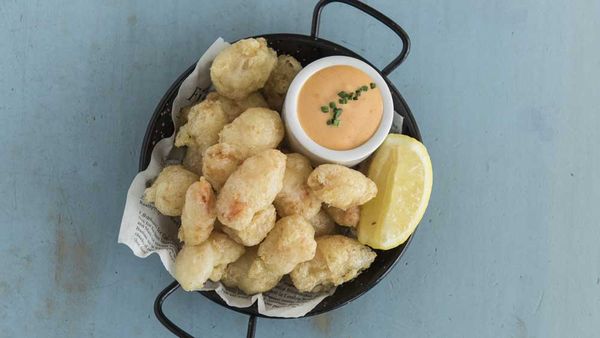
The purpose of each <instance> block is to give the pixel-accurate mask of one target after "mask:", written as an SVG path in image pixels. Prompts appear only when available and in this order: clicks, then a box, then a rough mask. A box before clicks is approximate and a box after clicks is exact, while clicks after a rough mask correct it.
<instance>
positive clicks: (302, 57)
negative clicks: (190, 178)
mask: <svg viewBox="0 0 600 338" xmlns="http://www.w3.org/2000/svg"><path fill="white" fill-rule="evenodd" d="M331 2H342V3H346V4H348V5H350V6H353V7H355V8H357V9H359V10H361V11H363V12H364V13H366V14H369V15H371V16H372V17H374V18H376V19H377V20H379V21H380V22H382V23H383V24H385V25H386V26H388V27H389V28H390V29H392V30H393V31H394V32H395V33H396V34H397V35H398V36H399V37H400V38H401V39H402V42H403V48H402V51H401V52H400V54H399V55H398V56H397V57H396V58H395V59H394V60H393V61H392V62H391V63H390V64H389V65H388V66H386V67H385V68H384V69H383V70H382V71H381V72H380V73H381V75H382V76H383V78H384V79H385V80H386V82H387V84H388V86H389V87H390V91H391V93H392V99H393V102H394V110H395V111H396V113H397V114H400V115H402V116H403V117H404V123H403V127H402V131H401V132H402V134H406V135H408V136H411V137H413V138H416V139H418V140H421V134H420V133H419V128H418V127H417V123H416V121H415V119H414V117H413V115H412V113H411V111H410V108H409V107H408V105H407V104H406V102H405V101H404V99H403V98H402V96H401V95H400V93H399V92H398V90H397V89H396V87H394V85H393V84H392V83H391V82H390V81H389V79H388V78H387V76H386V75H388V74H389V73H391V72H392V71H393V70H394V69H395V68H396V67H397V66H398V65H399V64H400V63H402V61H404V59H405V58H406V56H407V55H408V51H409V48H410V40H409V38H408V35H407V34H406V32H404V30H403V29H402V28H401V27H400V26H399V25H398V24H396V23H395V22H393V21H392V20H391V19H389V18H387V17H386V16H384V15H383V14H382V13H380V12H378V11H377V10H375V9H373V8H371V7H369V6H367V5H365V4H363V3H361V2H359V1H356V0H321V1H319V2H318V3H317V5H316V6H315V9H314V13H313V21H312V27H311V28H312V29H311V35H310V36H307V35H300V34H270V35H262V37H264V38H265V39H267V41H268V43H269V46H270V47H272V48H273V49H275V50H276V51H277V53H278V54H289V55H292V56H294V57H295V58H296V59H298V61H300V63H302V65H303V66H305V65H307V64H308V63H310V62H312V61H314V60H317V59H320V58H322V57H326V56H331V55H346V56H351V57H354V58H357V59H361V60H363V61H365V62H367V63H369V62H368V61H367V60H365V59H364V58H362V57H361V56H360V55H358V54H356V53H355V52H353V51H351V50H349V49H347V48H345V47H342V46H340V45H338V44H336V43H333V42H330V41H328V40H324V39H321V38H319V37H318V30H319V20H320V13H321V10H322V9H323V7H324V6H325V5H327V4H328V3H331ZM369 64H370V63H369ZM194 66H195V65H192V66H191V67H189V68H188V69H187V70H186V71H185V72H184V73H183V74H182V75H181V76H180V77H179V78H178V79H177V80H175V82H174V83H173V84H172V85H171V87H170V88H169V90H168V91H167V93H166V94H165V95H164V96H163V98H162V100H161V101H160V103H159V104H158V106H157V108H156V110H155V112H154V114H153V116H152V118H151V120H150V122H149V124H148V128H147V130H146V135H145V137H144V143H143V145H142V151H141V155H140V162H139V169H140V170H144V169H145V168H146V167H147V166H148V164H149V163H150V157H151V153H152V149H153V148H154V145H155V144H156V143H157V142H158V141H160V140H161V139H162V138H165V137H169V136H171V135H172V134H173V132H174V126H173V123H172V121H171V106H172V104H173V100H174V99H175V97H176V95H177V91H178V89H179V86H180V85H181V83H182V82H183V80H184V79H185V78H186V77H187V76H188V75H189V74H190V73H191V72H192V71H193V69H194ZM373 68H375V69H377V68H376V67H374V66H373ZM396 132H398V131H396ZM411 238H412V236H411V237H410V238H409V239H408V241H406V242H405V243H404V244H403V245H401V246H398V247H396V248H394V249H391V250H387V251H380V250H378V251H377V258H376V259H375V261H374V262H373V264H372V265H371V267H370V268H369V269H367V270H366V271H364V272H362V273H361V274H360V275H359V276H358V277H357V278H355V279H353V280H352V281H349V282H347V283H345V284H342V285H341V286H338V287H337V289H336V291H335V293H334V294H333V295H331V296H329V297H327V298H325V299H324V300H323V301H322V302H321V303H319V304H318V305H317V306H316V307H315V308H314V309H313V310H312V311H310V312H309V313H308V314H306V315H305V316H313V315H317V314H321V313H324V312H327V311H331V310H334V309H336V308H339V307H341V306H343V305H345V304H347V303H349V302H350V301H352V300H354V299H356V298H357V297H359V296H361V295H363V294H364V293H365V292H367V291H368V290H370V289H371V288H372V287H373V286H375V285H376V284H377V283H378V282H379V281H381V279H382V278H383V277H385V275H386V274H387V273H388V272H389V271H390V269H391V268H392V267H393V266H394V264H396V262H397V261H398V259H399V258H400V256H401V255H402V253H403V252H404V250H405V249H406V247H407V246H408V244H409V243H410V240H411ZM178 287H179V284H178V283H177V282H173V283H172V284H170V285H169V286H168V287H167V288H165V289H164V290H163V291H162V292H161V293H160V294H159V295H158V297H157V298H156V302H155V314H156V316H157V318H158V319H159V321H160V322H161V323H162V324H163V325H165V327H167V329H169V330H170V331H171V332H172V333H174V334H176V335H178V336H180V337H192V336H190V335H189V334H188V333H186V332H185V331H183V330H182V329H180V328H179V327H178V326H177V325H175V324H174V323H173V322H172V321H171V320H169V319H168V318H167V317H166V316H165V314H164V313H163V311H162V304H163V302H164V300H165V299H166V298H167V297H168V296H169V295H170V294H171V293H172V292H174V291H175V290H176V289H177V288H178ZM200 294H202V295H203V296H205V297H207V298H208V299H210V300H212V301H213V302H215V303H217V304H219V305H222V306H224V307H226V308H228V309H230V310H233V311H237V312H240V313H244V314H247V315H250V321H249V325H248V336H249V337H250V336H253V334H254V325H255V322H256V317H257V316H258V317H265V316H264V315H261V314H260V313H258V310H257V308H256V305H253V306H251V307H248V308H236V307H231V306H229V305H227V304H226V303H225V302H224V301H223V300H222V299H221V298H220V297H219V295H217V294H216V293H215V292H214V291H202V292H200ZM269 318H278V317H269Z"/></svg>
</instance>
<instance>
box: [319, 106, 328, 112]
mask: <svg viewBox="0 0 600 338" xmlns="http://www.w3.org/2000/svg"><path fill="white" fill-rule="evenodd" d="M321 111H322V112H323V113H329V107H327V106H322V107H321Z"/></svg>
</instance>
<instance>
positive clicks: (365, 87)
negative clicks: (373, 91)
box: [360, 86, 369, 92]
mask: <svg viewBox="0 0 600 338" xmlns="http://www.w3.org/2000/svg"><path fill="white" fill-rule="evenodd" d="M360 90H362V91H363V92H366V91H367V90H369V87H367V86H362V87H360Z"/></svg>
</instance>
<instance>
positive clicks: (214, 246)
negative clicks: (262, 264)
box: [174, 231, 245, 291]
mask: <svg viewBox="0 0 600 338" xmlns="http://www.w3.org/2000/svg"><path fill="white" fill-rule="evenodd" d="M244 251H245V248H244V247H243V246H242V245H239V244H237V243H236V242H234V241H233V240H231V239H230V238H228V237H227V235H225V234H223V233H220V232H218V231H215V232H213V233H212V234H211V235H210V237H209V238H208V239H207V240H206V241H204V242H202V243H201V244H199V245H184V246H183V248H181V250H180V251H179V253H178V254H177V257H176V258H175V269H174V275H175V279H177V281H178V282H179V284H181V287H182V288H183V289H184V290H186V291H196V290H200V289H201V288H202V287H203V286H204V283H206V281H207V280H208V279H211V280H212V281H215V282H216V281H219V280H220V279H221V277H222V275H223V273H224V271H225V270H226V268H227V265H228V264H229V263H232V262H234V261H236V260H237V259H238V258H239V257H240V256H242V255H243V254H244Z"/></svg>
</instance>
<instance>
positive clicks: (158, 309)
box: [154, 281, 256, 338]
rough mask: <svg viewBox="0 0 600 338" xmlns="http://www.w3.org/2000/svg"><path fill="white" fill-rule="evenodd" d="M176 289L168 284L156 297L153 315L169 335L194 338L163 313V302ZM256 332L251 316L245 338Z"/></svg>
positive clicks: (173, 285) (253, 317) (251, 337)
mask: <svg viewBox="0 0 600 338" xmlns="http://www.w3.org/2000/svg"><path fill="white" fill-rule="evenodd" d="M177 289H179V283H177V281H174V282H173V283H171V284H169V286H167V287H166V288H165V289H164V290H162V291H161V292H160V293H159V294H158V296H156V300H154V314H155V315H156V318H157V319H158V321H159V322H160V323H161V324H162V325H163V326H164V327H166V328H167V329H168V330H169V331H171V333H173V334H174V335H176V336H177V337H182V338H194V336H192V335H191V334H189V333H187V332H185V331H184V330H183V329H182V328H180V327H179V326H177V325H176V324H175V323H173V322H172V321H171V320H170V319H169V318H167V316H166V315H165V313H164V312H163V309H162V306H163V303H164V301H165V300H166V299H167V298H168V297H169V296H170V295H171V294H172V293H173V292H175V291H176V290H177ZM255 332H256V316H254V315H251V316H250V318H249V319H248V332H247V333H246V338H254V333H255Z"/></svg>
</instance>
